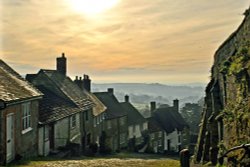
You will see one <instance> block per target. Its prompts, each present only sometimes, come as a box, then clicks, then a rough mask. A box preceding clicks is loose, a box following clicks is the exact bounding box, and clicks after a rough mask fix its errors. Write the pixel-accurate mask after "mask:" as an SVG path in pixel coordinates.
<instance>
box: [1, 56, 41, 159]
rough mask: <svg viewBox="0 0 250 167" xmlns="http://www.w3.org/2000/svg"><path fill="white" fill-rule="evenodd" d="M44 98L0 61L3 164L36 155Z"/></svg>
mask: <svg viewBox="0 0 250 167" xmlns="http://www.w3.org/2000/svg"><path fill="white" fill-rule="evenodd" d="M42 95H43V94H42V93H41V92H40V91H39V90H37V89H36V88H35V87H33V86H32V85H31V84H30V83H29V82H28V81H26V80H25V79H23V78H22V77H21V76H20V75H19V74H18V73H17V72H15V71H14V70H13V69H12V68H11V67H9V66H8V65H7V64H6V63H5V62H3V61H2V60H0V164H5V163H9V162H11V161H12V160H14V159H15V158H17V159H20V158H22V157H31V156H36V155H37V141H38V136H37V134H38V129H37V124H38V108H39V100H41V99H42Z"/></svg>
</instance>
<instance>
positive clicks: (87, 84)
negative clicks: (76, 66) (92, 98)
mask: <svg viewBox="0 0 250 167" xmlns="http://www.w3.org/2000/svg"><path fill="white" fill-rule="evenodd" d="M83 87H84V89H85V90H87V91H89V92H90V91H91V80H90V79H89V76H88V75H85V74H84V75H83Z"/></svg>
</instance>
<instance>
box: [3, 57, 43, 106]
mask: <svg viewBox="0 0 250 167" xmlns="http://www.w3.org/2000/svg"><path fill="white" fill-rule="evenodd" d="M41 96H42V93H41V92H40V91H39V90H37V89H36V88H35V87H33V86H32V85H31V84H30V83H29V82H28V81H26V80H25V79H24V78H22V77H21V76H20V75H19V74H18V73H17V72H15V71H14V70H13V69H12V68H11V67H9V66H8V65H7V64H6V63H5V62H4V61H2V60H1V59H0V99H1V100H3V101H5V102H6V103H11V102H14V101H19V100H24V99H30V98H34V97H41Z"/></svg>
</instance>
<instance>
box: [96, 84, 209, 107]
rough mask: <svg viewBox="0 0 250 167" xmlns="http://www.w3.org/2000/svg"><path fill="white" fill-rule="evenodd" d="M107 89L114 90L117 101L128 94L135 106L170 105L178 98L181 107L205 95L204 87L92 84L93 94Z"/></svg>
mask: <svg viewBox="0 0 250 167" xmlns="http://www.w3.org/2000/svg"><path fill="white" fill-rule="evenodd" d="M107 88H114V92H115V95H116V96H117V98H118V100H119V101H123V100H124V96H125V95H126V94H128V95H129V96H130V99H131V102H132V103H136V104H149V102H150V101H156V102H157V103H165V104H172V100H173V99H176V98H178V99H179V100H180V104H181V105H182V104H184V103H186V102H197V101H198V100H200V99H201V98H202V97H203V96H204V94H205V93H204V89H205V86H170V85H164V84H159V83H152V84H146V83H108V84H106V83H105V84H95V83H94V84H92V91H93V92H101V91H107Z"/></svg>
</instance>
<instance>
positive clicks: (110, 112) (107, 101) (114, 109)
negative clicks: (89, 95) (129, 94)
mask: <svg viewBox="0 0 250 167" xmlns="http://www.w3.org/2000/svg"><path fill="white" fill-rule="evenodd" d="M94 95H96V97H97V98H98V99H99V100H100V101H101V102H102V103H103V104H104V105H105V106H106V107H107V110H106V118H107V119H113V118H118V117H122V116H125V115H127V114H126V112H125V111H124V110H123V108H122V106H121V104H120V103H119V101H118V100H117V99H116V97H115V96H114V95H113V94H112V93H109V92H95V93H94Z"/></svg>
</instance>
